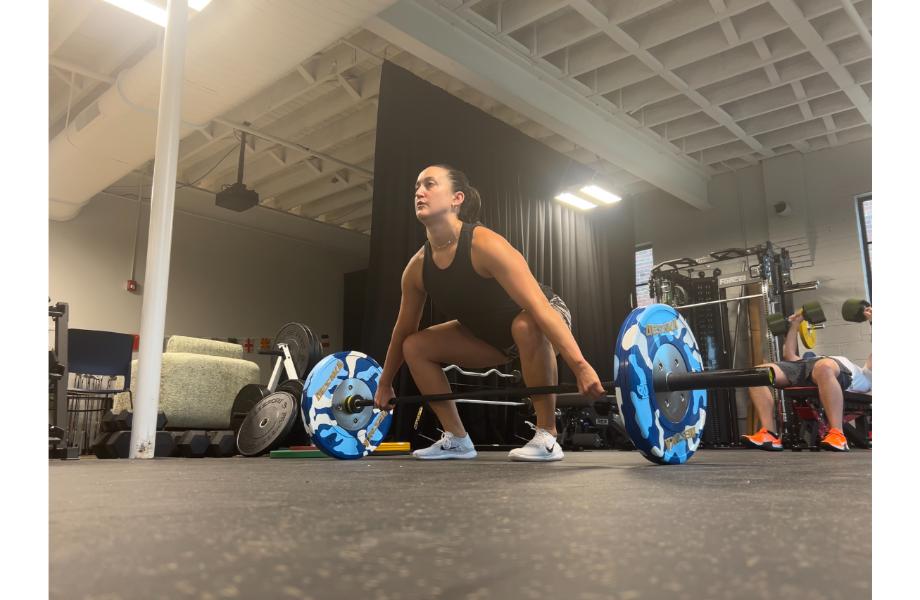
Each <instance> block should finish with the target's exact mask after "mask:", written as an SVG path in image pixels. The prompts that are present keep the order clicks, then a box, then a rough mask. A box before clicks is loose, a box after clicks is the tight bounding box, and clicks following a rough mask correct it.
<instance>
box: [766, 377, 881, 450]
mask: <svg viewBox="0 0 920 600" xmlns="http://www.w3.org/2000/svg"><path fill="white" fill-rule="evenodd" d="M782 391H783V396H784V398H785V402H786V422H785V423H784V424H783V445H784V446H786V447H789V448H791V449H793V450H802V449H809V450H816V449H817V448H818V445H817V440H819V439H821V437H823V436H824V434H825V433H826V432H827V429H828V425H827V418H826V417H825V415H824V407H823V406H822V404H821V400H820V399H819V398H818V388H817V387H814V386H804V387H787V388H783V390H782ZM843 433H844V435H846V437H847V441H848V442H849V444H850V446H853V447H856V448H871V447H872V394H861V393H858V392H844V393H843Z"/></svg>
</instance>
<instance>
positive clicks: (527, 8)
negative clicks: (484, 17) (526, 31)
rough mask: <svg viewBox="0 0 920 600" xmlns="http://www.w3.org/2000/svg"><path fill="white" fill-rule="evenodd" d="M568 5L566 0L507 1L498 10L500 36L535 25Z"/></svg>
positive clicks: (497, 25)
mask: <svg viewBox="0 0 920 600" xmlns="http://www.w3.org/2000/svg"><path fill="white" fill-rule="evenodd" d="M566 4H568V2H567V1H566V0H505V1H504V2H502V3H501V5H500V6H499V9H498V20H499V22H498V23H496V24H495V25H496V27H497V29H498V33H499V34H505V35H507V34H509V33H513V32H515V31H517V30H518V29H521V28H523V27H526V26H528V25H530V24H531V23H535V22H537V21H539V20H540V19H542V18H543V17H545V16H547V15H550V14H552V13H554V12H556V11H557V10H559V9H560V8H562V7H563V6H565V5H566Z"/></svg>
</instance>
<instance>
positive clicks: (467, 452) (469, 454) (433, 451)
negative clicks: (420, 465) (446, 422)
mask: <svg viewBox="0 0 920 600" xmlns="http://www.w3.org/2000/svg"><path fill="white" fill-rule="evenodd" d="M412 456H414V457H415V458H420V459H422V460H444V459H448V458H476V448H474V447H473V440H471V439H470V434H466V436H464V437H462V438H458V437H457V436H455V435H454V434H452V433H450V432H449V431H445V432H444V433H443V434H442V435H441V439H439V440H438V441H436V442H435V443H433V444H432V445H430V446H428V447H427V448H421V449H419V450H416V451H415V452H413V453H412Z"/></svg>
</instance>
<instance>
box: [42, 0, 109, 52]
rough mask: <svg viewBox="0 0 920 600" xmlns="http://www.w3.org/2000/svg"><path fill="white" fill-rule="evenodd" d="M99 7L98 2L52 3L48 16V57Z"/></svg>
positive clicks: (83, 0)
mask: <svg viewBox="0 0 920 600" xmlns="http://www.w3.org/2000/svg"><path fill="white" fill-rule="evenodd" d="M96 6H98V4H97V2H96V0H67V1H65V2H51V3H50V4H49V9H50V10H49V15H48V55H49V56H50V55H53V54H54V53H55V52H57V51H58V50H60V48H61V46H63V45H64V43H65V42H66V41H67V40H69V39H70V36H72V35H73V33H74V32H75V31H76V30H77V29H79V27H80V25H82V24H83V22H84V21H85V20H86V17H88V16H89V13H90V12H92V10H93V9H94V8H96Z"/></svg>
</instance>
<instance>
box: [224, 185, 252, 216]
mask: <svg viewBox="0 0 920 600" xmlns="http://www.w3.org/2000/svg"><path fill="white" fill-rule="evenodd" d="M216 203H217V206H220V207H221V208H229V209H230V210H235V211H237V212H243V211H244V210H249V209H250V208H252V207H253V206H255V205H256V204H258V203H259V192H257V191H255V190H250V189H247V188H246V186H245V185H243V184H242V183H240V182H236V183H231V184H230V185H228V186H227V187H225V188H224V189H222V190H221V191H219V192H217V201H216Z"/></svg>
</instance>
